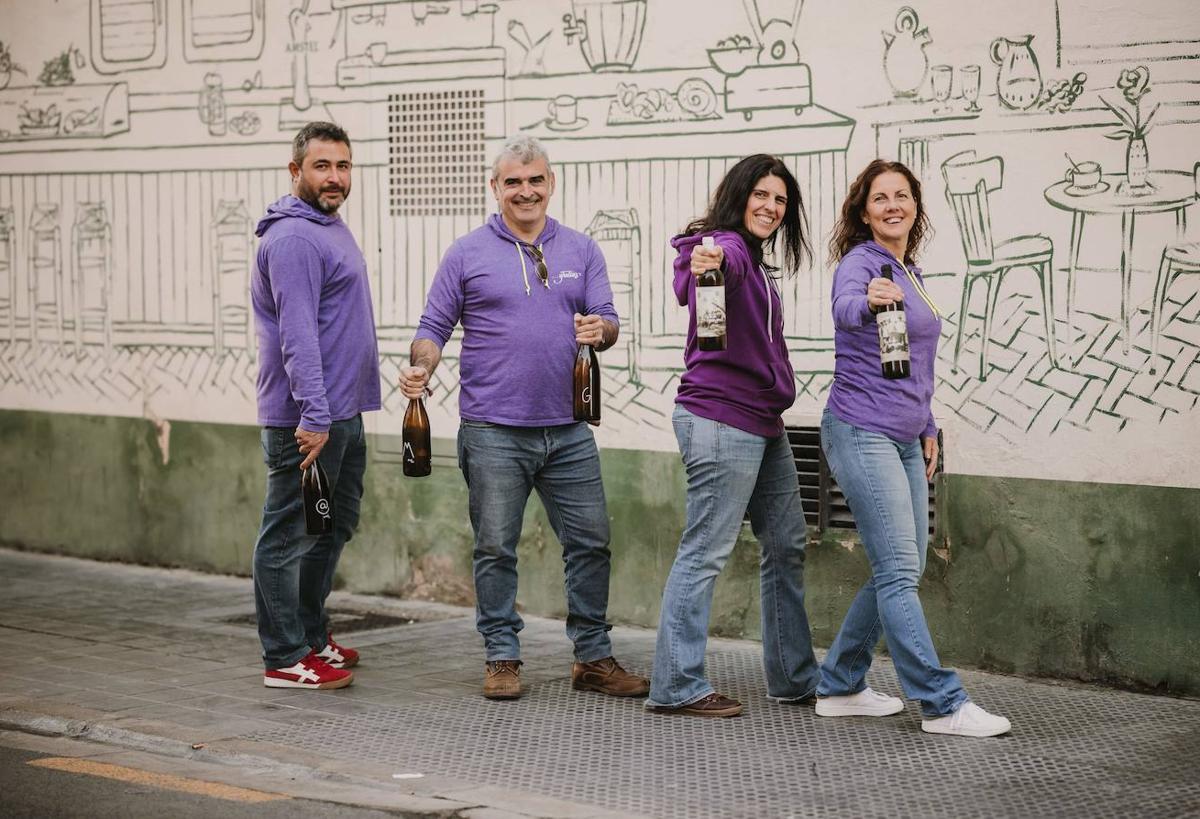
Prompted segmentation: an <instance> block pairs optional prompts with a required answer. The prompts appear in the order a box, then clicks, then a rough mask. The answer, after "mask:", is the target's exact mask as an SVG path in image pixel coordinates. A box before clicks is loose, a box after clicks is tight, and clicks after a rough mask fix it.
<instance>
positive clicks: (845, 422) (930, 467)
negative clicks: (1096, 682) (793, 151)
mask: <svg viewBox="0 0 1200 819" xmlns="http://www.w3.org/2000/svg"><path fill="white" fill-rule="evenodd" d="M928 233H929V217H928V216H927V215H926V213H925V206H924V203H923V202H922V200H921V183H920V182H919V181H918V180H917V178H916V177H915V176H914V175H913V174H912V172H911V171H910V170H909V169H908V168H906V167H905V166H904V165H902V164H900V163H899V162H885V161H883V160H880V159H877V160H875V161H874V162H872V163H871V164H869V165H868V166H867V167H866V169H865V170H864V171H863V172H862V173H861V174H859V176H858V178H857V179H855V180H854V183H853V184H852V185H851V186H850V191H849V193H848V195H847V196H846V201H845V202H844V203H843V205H842V212H841V217H840V219H839V221H838V223H837V226H836V228H835V229H834V235H833V238H832V240H831V241H830V252H831V255H832V257H833V258H835V259H838V260H839V263H838V267H837V271H836V272H835V273H834V277H833V323H834V358H835V361H836V363H835V367H834V377H833V386H832V388H831V389H830V392H829V401H828V403H827V405H826V407H825V412H824V415H823V416H822V419H821V446H822V448H823V449H824V450H825V458H826V460H827V461H828V463H829V468H830V470H831V471H832V473H833V476H834V478H835V479H836V480H837V482H838V486H840V487H841V489H842V491H843V492H844V493H845V495H846V500H847V501H848V502H849V504H850V511H851V512H853V513H854V520H855V523H856V524H857V526H858V533H859V537H860V538H861V540H862V544H863V548H864V550H865V551H866V554H867V559H868V560H869V561H870V564H871V577H870V579H868V580H867V582H866V583H865V584H863V586H862V588H861V589H859V591H858V594H857V595H856V596H855V598H854V601H853V602H852V603H851V604H850V610H849V611H848V612H847V613H846V619H845V620H844V621H843V622H842V627H841V629H840V630H839V632H838V635H837V637H836V638H835V639H834V641H833V645H832V646H831V647H830V649H829V654H828V655H826V657H825V662H824V663H822V665H821V683H820V686H819V687H818V688H817V709H816V710H817V714H818V715H819V716H824V717H841V716H876V717H882V716H888V715H889V714H895V713H898V712H899V711H901V710H903V708H904V704H903V703H902V702H901V701H900V700H899V699H897V698H896V697H890V696H887V695H885V694H880V693H877V692H875V691H872V690H871V689H870V688H869V687H868V686H867V684H866V673H867V669H868V668H870V666H871V653H872V651H873V650H874V648H875V645H876V644H877V643H878V642H879V637H880V634H881V633H882V634H883V636H884V637H885V638H886V640H887V647H888V653H889V655H891V658H892V662H893V663H894V664H895V668H896V676H897V677H899V679H900V686H901V687H902V688H903V689H904V693H905V694H906V695H907V696H908V697H909V698H910V699H915V700H919V701H920V703H921V711H922V714H923V715H924V719H923V720H922V722H921V728H922V730H924V731H927V732H929V733H934V734H953V735H957V736H973V737H986V736H995V735H997V734H1003V733H1005V732H1007V731H1009V730H1010V729H1011V727H1012V726H1011V725H1010V724H1009V721H1008V720H1007V719H1005V718H1004V717H1000V716H996V715H993V714H989V713H988V712H987V711H984V710H983V709H982V708H980V707H979V706H978V705H976V704H975V703H973V702H971V701H970V699H968V698H967V692H966V691H964V690H963V687H962V683H961V682H960V680H959V678H958V674H956V673H955V672H954V671H953V670H951V669H947V668H943V667H942V665H941V663H940V662H939V660H938V656H937V651H936V650H935V649H934V647H933V639H932V638H931V637H930V634H929V627H928V625H927V624H926V622H925V613H924V611H923V610H922V609H921V601H920V599H919V598H918V597H917V585H918V582H919V581H920V577H921V574H922V572H924V570H925V552H926V546H927V542H928V538H929V486H928V482H929V481H930V480H932V479H933V474H934V472H935V471H936V469H937V460H938V438H937V425H936V424H935V423H934V419H933V411H932V409H931V400H932V398H933V387H934V382H933V364H934V358H935V357H936V355H937V344H938V337H939V335H940V334H941V317H940V315H939V314H938V311H937V307H936V306H935V305H934V303H933V300H932V299H931V298H930V297H929V294H928V292H926V290H925V284H924V280H923V279H922V278H921V271H920V269H919V268H917V267H916V266H915V262H916V257H917V254H918V252H919V251H920V249H921V247H922V243H923V242H924V240H925V239H926V237H927V236H928ZM888 266H890V267H891V269H892V271H893V278H888V277H886V276H884V275H881V272H882V271H883V269H884V268H885V267H888ZM894 302H903V304H904V315H905V317H906V322H907V328H908V344H909V358H910V365H909V367H910V375H909V377H908V378H900V379H888V378H885V377H884V376H883V373H882V368H881V365H880V352H879V349H880V348H879V334H878V329H877V325H876V319H875V316H876V314H877V313H878V312H879V311H880V310H882V309H883V308H884V307H887V306H888V305H891V304H892V303H894Z"/></svg>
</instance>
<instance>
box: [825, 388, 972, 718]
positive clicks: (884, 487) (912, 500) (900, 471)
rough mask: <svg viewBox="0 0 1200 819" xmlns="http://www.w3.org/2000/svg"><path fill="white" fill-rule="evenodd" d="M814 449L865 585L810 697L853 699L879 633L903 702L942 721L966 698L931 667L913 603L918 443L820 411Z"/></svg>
mask: <svg viewBox="0 0 1200 819" xmlns="http://www.w3.org/2000/svg"><path fill="white" fill-rule="evenodd" d="M821 447H822V448H823V449H824V450H825V458H826V460H828V462H829V469H830V471H832V472H833V477H834V479H835V480H837V482H838V485H839V486H840V487H841V488H842V491H843V492H844V493H845V495H846V500H847V501H848V502H849V504H850V511H851V512H853V513H854V520H855V522H856V523H857V525H858V535H859V538H860V539H861V540H862V544H863V548H864V549H865V550H866V553H867V559H868V560H869V561H870V563H871V578H870V579H869V580H868V581H867V582H866V583H864V584H863V586H862V588H861V589H859V590H858V594H857V595H856V596H855V597H854V601H853V602H852V603H851V604H850V610H849V611H848V612H846V619H845V620H844V621H843V622H842V627H841V629H840V630H839V631H838V635H837V637H836V638H835V639H834V641H833V645H832V646H830V648H829V654H828V655H826V657H825V662H824V663H823V664H822V665H821V685H820V687H819V688H818V689H817V695H818V696H822V697H825V696H843V695H847V694H856V693H858V692H859V691H861V690H863V688H865V687H866V681H865V677H866V673H867V669H868V668H870V667H871V652H872V651H873V650H874V648H875V645H876V644H877V643H878V642H879V635H880V633H881V632H882V633H883V635H884V637H885V638H886V639H887V647H888V653H889V654H890V655H891V657H892V662H893V663H895V665H896V676H897V677H899V678H900V686H901V688H903V689H904V693H905V695H906V696H907V697H908V698H909V699H914V700H920V701H921V710H922V712H923V713H924V714H925V716H927V717H939V716H944V715H946V714H951V713H953V712H954V711H955V710H957V709H958V707H959V706H960V705H962V704H963V702H965V701H966V699H967V693H966V692H965V691H964V690H963V687H962V683H961V682H959V679H958V675H957V674H956V673H954V672H953V671H951V670H950V669H947V668H942V666H941V664H940V662H939V661H938V656H937V651H936V650H934V647H933V638H932V637H931V636H930V635H929V626H928V625H926V623H925V612H924V611H923V610H922V609H921V601H920V599H919V598H918V597H917V584H918V582H919V581H920V579H921V574H922V573H923V572H924V571H925V550H926V546H927V545H928V541H929V483H928V481H927V479H926V477H925V457H924V453H923V451H922V449H921V441H920V440H919V439H916V440H912V441H908V442H906V443H898V442H896V441H894V440H892V439H891V438H889V437H888V436H886V435H882V434H880V433H878V432H870V431H868V430H865V429H861V428H859V427H856V426H853V425H851V424H847V423H846V422H844V421H842V420H840V419H839V418H838V417H837V416H835V415H834V414H833V413H832V412H830V411H829V410H825V414H824V416H823V417H822V418H821Z"/></svg>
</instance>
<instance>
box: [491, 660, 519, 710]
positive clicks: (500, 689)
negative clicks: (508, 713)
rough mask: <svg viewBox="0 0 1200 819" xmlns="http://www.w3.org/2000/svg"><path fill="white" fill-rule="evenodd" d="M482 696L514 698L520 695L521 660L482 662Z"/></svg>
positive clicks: (497, 698)
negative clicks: (483, 671)
mask: <svg viewBox="0 0 1200 819" xmlns="http://www.w3.org/2000/svg"><path fill="white" fill-rule="evenodd" d="M484 670H485V674H484V678H483V696H485V697H487V698H488V699H489V700H515V699H517V698H519V697H520V696H521V661H520V660H496V661H495V662H492V663H485V664H484Z"/></svg>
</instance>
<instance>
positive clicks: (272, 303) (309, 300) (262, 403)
mask: <svg viewBox="0 0 1200 819" xmlns="http://www.w3.org/2000/svg"><path fill="white" fill-rule="evenodd" d="M254 232H255V233H256V234H257V235H258V236H260V237H261V238H262V241H261V242H259V245H258V254H257V256H256V260H255V261H256V264H255V270H254V276H253V278H252V279H251V281H250V299H251V302H252V303H253V307H254V324H255V326H256V328H257V330H258V362H259V370H258V423H259V424H261V425H262V426H268V427H295V426H302V427H303V428H304V429H307V430H309V431H310V432H326V431H328V429H329V424H330V423H331V422H332V421H342V420H345V419H347V418H353V417H354V416H355V415H358V414H359V413H360V412H366V411H368V410H377V409H379V407H380V391H379V348H378V345H377V344H376V341H375V314H374V311H373V310H372V307H371V291H370V285H369V284H368V282H367V262H366V260H365V259H364V258H363V255H362V251H360V250H359V249H358V244H357V243H356V242H355V241H354V236H353V235H352V234H351V233H350V229H349V228H348V227H346V223H345V222H343V221H342V220H341V218H340V217H338V216H337V215H336V214H335V215H330V214H325V213H321V212H320V211H318V210H316V209H315V208H313V207H312V206H311V205H309V204H308V203H307V202H304V201H303V200H301V199H297V198H296V197H294V196H291V195H288V196H285V197H283V198H282V199H280V200H279V201H278V202H276V203H275V204H273V205H271V206H269V207H268V208H267V215H266V216H264V217H263V218H262V220H261V221H260V222H259V223H258V228H257V229H256V230H255V231H254Z"/></svg>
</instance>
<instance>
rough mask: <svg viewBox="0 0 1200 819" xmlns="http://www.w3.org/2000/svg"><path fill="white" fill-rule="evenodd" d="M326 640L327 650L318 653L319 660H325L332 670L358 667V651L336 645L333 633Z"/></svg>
mask: <svg viewBox="0 0 1200 819" xmlns="http://www.w3.org/2000/svg"><path fill="white" fill-rule="evenodd" d="M325 639H326V643H325V648H323V649H321V650H320V651H318V652H317V653H316V657H317V659H318V660H323V661H324V662H326V663H327V664H328V665H329V667H330V668H351V667H353V666H356V665H358V652H357V651H355V650H354V649H352V648H346V647H345V646H339V645H338V644H337V643H335V642H334V641H333V633H332V632H330V633H329V634H328V635H327V636H326V638H325Z"/></svg>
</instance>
